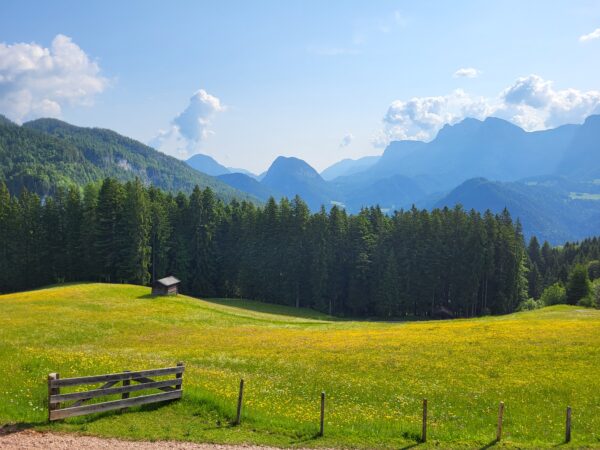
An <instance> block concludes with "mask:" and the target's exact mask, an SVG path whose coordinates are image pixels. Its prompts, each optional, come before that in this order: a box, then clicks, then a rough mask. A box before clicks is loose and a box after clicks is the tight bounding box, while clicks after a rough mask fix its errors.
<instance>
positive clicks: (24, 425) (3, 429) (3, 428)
mask: <svg viewBox="0 0 600 450" xmlns="http://www.w3.org/2000/svg"><path fill="white" fill-rule="evenodd" d="M42 425H48V422H47V421H43V422H19V423H7V424H4V425H0V437H1V436H8V435H9V434H13V433H18V432H19V431H24V430H28V429H30V428H36V427H39V426H42Z"/></svg>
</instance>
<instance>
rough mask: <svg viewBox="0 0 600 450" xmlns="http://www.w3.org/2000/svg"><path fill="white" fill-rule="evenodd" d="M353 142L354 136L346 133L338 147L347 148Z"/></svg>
mask: <svg viewBox="0 0 600 450" xmlns="http://www.w3.org/2000/svg"><path fill="white" fill-rule="evenodd" d="M353 140H354V135H353V134H352V133H348V134H347V135H345V136H344V137H343V138H342V142H340V147H348V146H349V145H350V144H351V143H352V141H353Z"/></svg>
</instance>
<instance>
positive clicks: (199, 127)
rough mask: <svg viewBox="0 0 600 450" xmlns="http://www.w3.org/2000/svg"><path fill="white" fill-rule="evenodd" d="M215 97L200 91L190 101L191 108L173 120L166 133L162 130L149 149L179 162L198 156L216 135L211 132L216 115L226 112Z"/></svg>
mask: <svg viewBox="0 0 600 450" xmlns="http://www.w3.org/2000/svg"><path fill="white" fill-rule="evenodd" d="M225 109H226V108H225V106H223V105H222V104H221V100H219V99H218V98H217V97H215V96H214V95H211V94H209V93H208V92H206V91H205V90H204V89H200V90H199V91H197V92H196V93H195V94H194V95H192V97H191V98H190V102H189V104H188V106H187V107H186V108H185V109H184V110H183V112H182V113H181V114H179V115H178V116H177V117H175V118H174V119H173V121H172V122H171V125H170V127H169V128H168V129H167V130H160V131H159V132H158V135H157V136H156V137H155V138H154V139H153V140H152V141H151V142H150V145H152V146H153V147H155V148H157V149H159V150H161V151H163V152H164V153H168V154H170V155H173V156H177V157H180V158H185V157H188V156H190V155H192V154H194V153H196V152H197V151H198V149H199V147H200V144H201V143H202V141H205V140H206V139H207V138H208V137H209V136H210V135H212V134H214V132H213V131H212V130H211V129H210V127H211V124H212V120H213V118H214V116H215V115H216V114H217V113H220V112H223V111H225Z"/></svg>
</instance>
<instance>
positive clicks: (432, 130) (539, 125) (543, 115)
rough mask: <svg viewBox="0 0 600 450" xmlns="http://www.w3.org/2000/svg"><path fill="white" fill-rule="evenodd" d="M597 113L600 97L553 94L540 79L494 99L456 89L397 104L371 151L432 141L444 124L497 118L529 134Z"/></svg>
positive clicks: (534, 78) (527, 80)
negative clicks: (397, 142) (392, 144)
mask: <svg viewBox="0 0 600 450" xmlns="http://www.w3.org/2000/svg"><path fill="white" fill-rule="evenodd" d="M598 113H600V92H599V91H581V90H578V89H573V88H570V89H564V90H556V89H554V87H553V83H552V82H551V81H548V80H545V79H543V78H542V77H540V76H538V75H529V76H527V77H522V78H518V79H517V80H516V81H515V82H514V83H513V84H512V85H510V86H508V87H507V88H505V89H503V90H502V91H501V92H500V93H499V94H498V95H497V96H496V97H477V96H473V95H471V94H468V93H467V92H465V91H463V90H461V89H458V90H455V91H453V92H451V93H450V94H447V95H441V96H437V97H415V98H412V99H410V100H407V101H403V100H396V101H394V102H392V104H391V105H390V106H389V108H388V110H387V113H386V114H385V116H384V118H383V124H384V127H383V129H382V130H381V131H380V132H379V133H378V134H377V135H376V136H375V137H374V138H373V140H372V143H373V145H374V146H375V147H381V146H385V145H387V143H389V142H390V141H392V140H399V139H419V140H430V139H432V138H433V137H435V135H436V134H437V132H438V131H439V130H440V128H442V127H443V126H444V125H445V124H453V123H456V122H458V121H460V120H462V119H464V118H466V117H473V118H476V119H483V118H485V117H489V116H496V117H500V118H503V119H506V120H509V121H511V122H513V123H515V124H517V125H519V126H520V127H522V128H524V129H526V130H529V131H533V130H542V129H546V128H552V127H556V126H559V125H562V124H565V123H577V122H582V121H583V120H584V119H585V118H586V117H587V116H589V115H590V114H598Z"/></svg>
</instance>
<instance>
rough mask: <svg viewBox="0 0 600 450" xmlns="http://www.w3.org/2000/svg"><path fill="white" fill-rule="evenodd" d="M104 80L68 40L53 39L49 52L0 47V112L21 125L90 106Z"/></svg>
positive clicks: (26, 46) (26, 47)
mask: <svg viewBox="0 0 600 450" xmlns="http://www.w3.org/2000/svg"><path fill="white" fill-rule="evenodd" d="M107 85H108V80H107V79H106V78H104V77H102V76H101V75H100V67H99V66H98V64H97V63H96V62H95V61H93V60H91V59H90V58H89V57H88V55H87V54H86V53H85V52H84V51H83V50H82V49H81V48H80V47H79V46H78V45H77V44H75V43H74V42H73V41H72V39H71V38H70V37H67V36H64V35H62V34H59V35H57V36H56V37H55V38H54V40H53V41H52V44H51V46H50V48H45V47H42V46H40V45H38V44H35V43H30V44H27V43H17V44H6V43H0V112H1V113H4V114H6V115H7V116H8V117H10V118H11V119H13V120H15V121H17V122H22V121H24V120H27V119H32V118H36V117H46V116H53V117H57V116H60V114H61V111H62V108H63V107H64V106H66V105H71V106H74V105H85V106H87V105H91V104H92V103H93V99H94V96H95V95H97V94H99V93H101V92H102V91H104V89H105V88H106V86H107Z"/></svg>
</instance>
